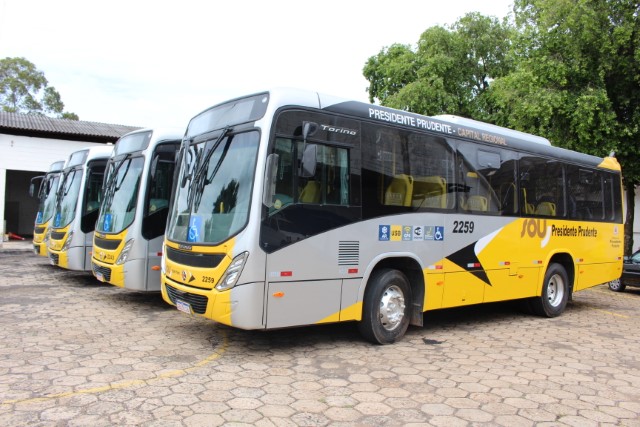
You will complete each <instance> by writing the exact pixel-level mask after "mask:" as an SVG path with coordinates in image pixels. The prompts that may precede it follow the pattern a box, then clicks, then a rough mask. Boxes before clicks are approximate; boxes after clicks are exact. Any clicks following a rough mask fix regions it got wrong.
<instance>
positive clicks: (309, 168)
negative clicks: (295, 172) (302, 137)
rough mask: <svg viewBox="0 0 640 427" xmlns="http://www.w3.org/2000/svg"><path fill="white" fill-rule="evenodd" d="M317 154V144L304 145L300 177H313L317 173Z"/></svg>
mask: <svg viewBox="0 0 640 427" xmlns="http://www.w3.org/2000/svg"><path fill="white" fill-rule="evenodd" d="M317 156H318V146H317V145H315V144H311V145H307V146H305V147H304V152H303V153H302V161H301V162H300V172H299V175H300V177H302V178H311V177H312V176H314V175H315V174H316V165H317V163H318V160H317Z"/></svg>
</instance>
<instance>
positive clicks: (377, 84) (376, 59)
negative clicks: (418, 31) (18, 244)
mask: <svg viewBox="0 0 640 427" xmlns="http://www.w3.org/2000/svg"><path fill="white" fill-rule="evenodd" d="M512 31H513V29H512V28H511V26H509V25H508V23H507V22H506V21H504V22H502V23H501V22H499V21H498V20H497V19H496V18H490V17H485V16H482V15H480V14H479V13H469V14H467V15H465V16H464V17H463V18H461V19H459V20H458V21H457V22H456V23H455V24H453V25H452V26H450V27H448V28H446V27H439V26H435V27H431V28H429V29H427V30H426V31H425V32H424V33H423V34H422V35H421V37H420V40H419V41H418V45H417V48H416V49H415V50H413V49H412V48H411V47H410V46H408V45H399V44H395V45H392V46H390V47H388V48H384V49H382V50H381V51H380V53H378V55H376V56H372V57H370V58H369V59H368V61H367V63H366V65H365V67H364V70H363V73H364V76H365V77H366V78H367V80H368V81H369V83H370V86H369V88H368V91H369V99H370V101H371V102H374V101H375V100H378V101H379V102H380V104H382V105H386V106H390V107H395V108H400V109H403V110H409V111H413V112H416V113H422V114H432V115H433V114H441V113H447V114H457V115H462V116H466V117H476V118H480V117H481V116H485V115H487V114H488V112H486V111H485V109H486V107H485V106H486V103H485V102H484V100H483V96H484V93H485V92H486V91H487V89H488V88H489V86H490V84H491V81H492V79H495V78H497V77H501V76H503V75H506V74H507V73H508V72H509V70H510V67H511V66H510V61H509V58H508V52H509V50H510V40H511V38H512V37H511V33H512Z"/></svg>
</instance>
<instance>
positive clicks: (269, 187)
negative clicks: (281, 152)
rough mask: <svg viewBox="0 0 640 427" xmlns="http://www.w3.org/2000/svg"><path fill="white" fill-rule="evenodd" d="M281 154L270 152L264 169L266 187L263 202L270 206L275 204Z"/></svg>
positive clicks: (263, 191) (263, 190)
mask: <svg viewBox="0 0 640 427" xmlns="http://www.w3.org/2000/svg"><path fill="white" fill-rule="evenodd" d="M279 159H280V156H278V155H277V154H275V153H274V154H269V157H267V165H266V167H265V170H264V188H263V189H262V204H263V205H265V206H266V207H268V208H270V207H271V206H273V196H275V195H276V178H277V177H278V161H279Z"/></svg>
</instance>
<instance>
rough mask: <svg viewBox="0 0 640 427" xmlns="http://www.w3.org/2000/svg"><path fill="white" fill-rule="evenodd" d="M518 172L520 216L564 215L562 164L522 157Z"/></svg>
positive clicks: (539, 158)
mask: <svg viewBox="0 0 640 427" xmlns="http://www.w3.org/2000/svg"><path fill="white" fill-rule="evenodd" d="M519 171H520V188H521V191H522V206H521V211H522V213H524V214H528V215H535V216H543V217H545V216H546V217H556V216H557V217H564V216H565V215H566V210H567V209H566V203H565V179H564V165H563V164H562V163H561V162H558V161H555V160H549V159H546V158H544V157H529V156H523V157H521V158H520V161H519Z"/></svg>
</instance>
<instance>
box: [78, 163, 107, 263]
mask: <svg viewBox="0 0 640 427" xmlns="http://www.w3.org/2000/svg"><path fill="white" fill-rule="evenodd" d="M108 160H109V159H99V160H92V161H89V162H88V163H87V176H86V182H85V190H84V196H83V199H82V212H81V220H80V229H81V231H82V233H83V234H84V252H85V255H84V269H85V270H90V269H91V251H92V250H93V231H94V228H95V225H96V221H97V220H98V213H99V210H100V199H101V198H102V181H103V179H104V171H105V169H106V167H107V162H108Z"/></svg>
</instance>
